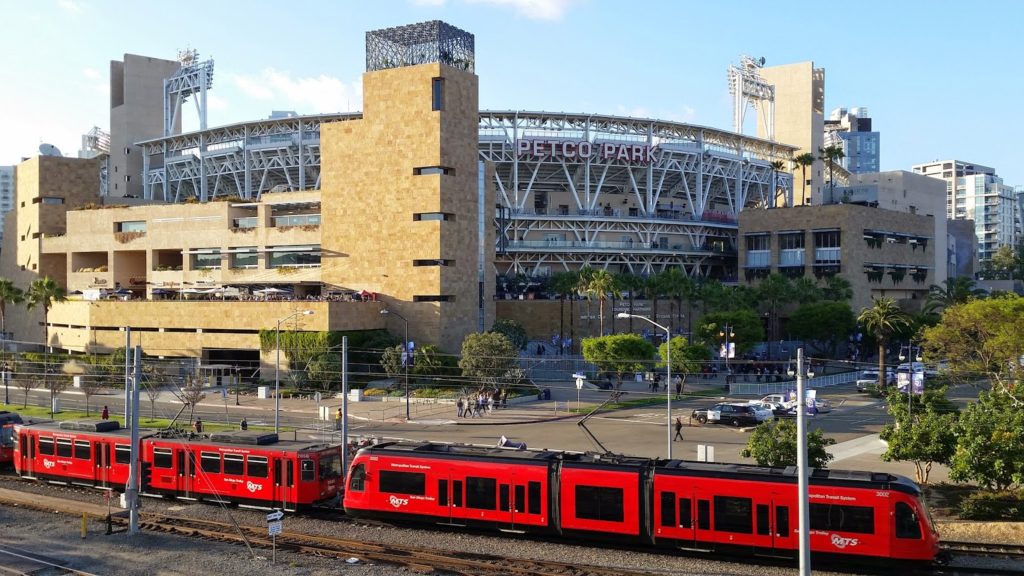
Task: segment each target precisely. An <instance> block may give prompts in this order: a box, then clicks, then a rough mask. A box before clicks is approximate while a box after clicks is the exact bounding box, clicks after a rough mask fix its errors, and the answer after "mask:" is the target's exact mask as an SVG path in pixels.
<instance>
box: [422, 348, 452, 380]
mask: <svg viewBox="0 0 1024 576" xmlns="http://www.w3.org/2000/svg"><path fill="white" fill-rule="evenodd" d="M413 357H414V362H413V366H412V373H413V374H415V375H417V376H419V377H420V378H423V379H434V378H447V377H450V376H455V375H457V374H458V368H459V361H458V359H457V358H456V357H455V356H452V355H451V354H445V353H444V352H442V351H441V349H440V348H438V347H437V346H435V345H433V344H427V345H425V346H420V347H419V348H416V350H415V351H414V352H413Z"/></svg>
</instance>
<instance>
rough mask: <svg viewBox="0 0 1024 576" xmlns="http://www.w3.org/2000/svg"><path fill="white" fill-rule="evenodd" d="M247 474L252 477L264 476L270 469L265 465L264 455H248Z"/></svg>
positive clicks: (265, 458)
mask: <svg viewBox="0 0 1024 576" xmlns="http://www.w3.org/2000/svg"><path fill="white" fill-rule="evenodd" d="M248 459H249V476H250V477H252V478H266V477H267V473H268V472H269V471H270V470H269V468H268V467H267V457H266V456H249V457H248Z"/></svg>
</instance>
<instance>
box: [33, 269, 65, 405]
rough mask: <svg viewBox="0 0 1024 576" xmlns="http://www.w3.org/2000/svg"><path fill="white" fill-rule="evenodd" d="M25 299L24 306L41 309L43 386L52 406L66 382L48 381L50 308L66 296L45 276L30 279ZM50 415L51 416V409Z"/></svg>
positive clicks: (60, 380) (58, 380)
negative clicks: (43, 342) (48, 392)
mask: <svg viewBox="0 0 1024 576" xmlns="http://www.w3.org/2000/svg"><path fill="white" fill-rule="evenodd" d="M25 300H26V302H25V306H26V307H27V308H28V309H29V310H32V309H33V308H36V307H40V308H42V309H43V337H44V338H45V339H46V342H45V344H46V356H45V359H44V361H43V386H44V387H46V388H47V389H48V390H49V391H50V407H51V408H52V407H53V399H54V398H55V397H56V396H59V395H60V393H61V392H62V391H63V389H64V388H65V387H66V384H67V383H66V382H64V381H63V380H62V379H59V378H58V379H56V381H54V382H51V381H50V352H52V351H53V349H52V347H51V346H50V330H49V326H50V324H49V318H50V308H51V307H52V306H53V304H54V302H63V301H65V300H67V298H66V297H65V296H64V289H63V288H61V287H60V285H59V284H57V282H56V281H55V280H54V279H53V278H50V277H49V276H45V277H43V278H37V279H35V280H33V281H32V284H31V285H29V288H28V293H27V294H26V295H25ZM62 384H63V386H62ZM50 416H51V417H52V416H53V412H52V410H51V412H50Z"/></svg>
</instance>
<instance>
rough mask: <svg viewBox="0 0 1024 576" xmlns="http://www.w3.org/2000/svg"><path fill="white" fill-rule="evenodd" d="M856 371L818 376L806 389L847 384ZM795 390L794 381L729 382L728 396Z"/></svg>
mask: <svg viewBox="0 0 1024 576" xmlns="http://www.w3.org/2000/svg"><path fill="white" fill-rule="evenodd" d="M857 374H858V372H857V371H855V370H854V371H850V372H839V373H838V374H829V375H827V376H818V377H815V378H811V379H809V380H808V381H807V387H808V388H827V387H828V386H837V385H839V384H849V383H850V382H855V381H856V380H857ZM790 390H796V380H795V379H794V380H786V381H784V382H767V383H765V382H730V383H729V395H730V396H733V395H737V396H742V395H749V396H764V395H766V394H779V393H784V392H789V391H790Z"/></svg>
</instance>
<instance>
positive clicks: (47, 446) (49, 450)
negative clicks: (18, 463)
mask: <svg viewBox="0 0 1024 576" xmlns="http://www.w3.org/2000/svg"><path fill="white" fill-rule="evenodd" d="M39 453H40V454H42V455H43V456H53V438H42V437H40V438H39Z"/></svg>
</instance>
